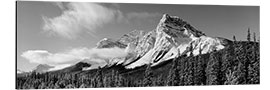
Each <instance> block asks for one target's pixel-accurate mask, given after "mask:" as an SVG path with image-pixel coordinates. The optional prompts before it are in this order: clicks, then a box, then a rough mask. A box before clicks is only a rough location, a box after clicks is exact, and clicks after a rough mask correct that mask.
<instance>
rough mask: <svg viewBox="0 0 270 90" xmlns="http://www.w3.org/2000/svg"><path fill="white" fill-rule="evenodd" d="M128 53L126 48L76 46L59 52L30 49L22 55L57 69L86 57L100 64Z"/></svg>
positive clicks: (31, 60) (33, 61)
mask: <svg viewBox="0 0 270 90" xmlns="http://www.w3.org/2000/svg"><path fill="white" fill-rule="evenodd" d="M126 55H127V53H126V52H125V50H124V49H120V48H104V49H97V48H92V49H88V48H75V49H71V50H68V51H65V52H59V53H50V52H48V51H46V50H28V51H26V52H23V53H22V55H21V56H22V57H23V58H25V59H27V60H29V62H31V63H38V64H48V65H52V66H56V67H55V69H58V68H63V67H66V66H68V65H72V64H75V63H77V62H79V61H82V60H86V59H87V60H88V61H90V62H95V63H97V64H100V63H104V62H108V61H107V60H109V59H111V58H118V57H126ZM101 60H103V61H101ZM100 65H101V64H100ZM53 70H54V69H53Z"/></svg>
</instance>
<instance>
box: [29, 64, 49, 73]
mask: <svg viewBox="0 0 270 90" xmlns="http://www.w3.org/2000/svg"><path fill="white" fill-rule="evenodd" d="M51 68H54V67H53V66H50V65H47V64H39V65H38V66H36V68H35V69H33V72H36V73H44V72H47V71H49V70H50V69H51Z"/></svg>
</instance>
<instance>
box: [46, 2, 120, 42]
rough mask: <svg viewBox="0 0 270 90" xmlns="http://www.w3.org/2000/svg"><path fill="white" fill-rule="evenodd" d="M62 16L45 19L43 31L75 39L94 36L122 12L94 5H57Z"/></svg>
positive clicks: (73, 3) (80, 3)
mask: <svg viewBox="0 0 270 90" xmlns="http://www.w3.org/2000/svg"><path fill="white" fill-rule="evenodd" d="M57 6H58V7H59V8H60V9H61V10H63V13H62V15H60V16H58V17H54V18H47V17H43V20H44V26H43V29H44V30H45V31H47V32H49V33H51V34H54V35H55V34H56V35H60V36H62V37H65V38H68V39H73V38H76V37H77V36H78V35H79V34H80V33H82V32H87V33H90V34H92V36H94V33H95V29H96V28H97V27H100V26H102V25H103V24H105V23H108V22H110V21H112V20H114V19H116V18H117V16H119V15H121V12H120V11H118V10H114V9H109V8H106V7H104V6H101V5H99V4H94V3H82V2H78V3H75V2H72V3H67V4H64V3H57Z"/></svg>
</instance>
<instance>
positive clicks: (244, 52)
mask: <svg viewBox="0 0 270 90" xmlns="http://www.w3.org/2000/svg"><path fill="white" fill-rule="evenodd" d="M233 40H234V41H233V42H232V44H231V45H228V46H227V47H225V48H224V49H222V50H219V51H217V50H214V51H213V52H211V53H207V54H202V49H199V55H197V56H194V55H193V53H192V50H193V49H192V47H191V48H190V49H189V50H190V52H191V53H190V55H189V56H183V55H182V56H179V57H177V58H174V59H172V60H171V61H170V62H169V63H168V64H166V67H167V68H162V67H161V68H155V67H151V64H150V65H146V66H145V67H144V68H143V69H138V70H137V71H134V73H132V72H128V73H125V72H120V71H119V70H110V71H105V70H104V69H103V68H99V69H97V70H96V71H95V72H92V73H77V72H75V73H50V72H47V73H31V74H29V75H27V76H23V77H17V80H16V88H17V89H45V88H50V89H51V88H100V87H152V86H190V85H239V84H260V49H259V47H260V45H259V42H257V41H256V34H255V33H253V41H252V40H251V34H250V30H249V29H248V34H247V41H237V40H236V38H235V36H233ZM164 67H165V66H164Z"/></svg>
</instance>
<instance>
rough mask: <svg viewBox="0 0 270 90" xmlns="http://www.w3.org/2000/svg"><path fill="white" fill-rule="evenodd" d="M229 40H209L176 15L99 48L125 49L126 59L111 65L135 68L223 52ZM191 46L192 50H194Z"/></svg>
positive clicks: (210, 38) (117, 59) (101, 44)
mask: <svg viewBox="0 0 270 90" xmlns="http://www.w3.org/2000/svg"><path fill="white" fill-rule="evenodd" d="M229 42H230V40H227V39H224V38H217V37H208V36H206V34H205V33H203V32H201V31H199V30H197V29H196V28H194V27H193V26H191V25H190V24H189V23H187V22H186V21H184V20H183V19H181V18H179V17H177V16H169V15H168V14H164V15H163V17H162V18H161V20H160V22H159V24H158V25H157V27H156V29H155V30H152V31H149V32H147V33H144V32H143V31H139V30H135V31H132V32H131V33H128V34H125V35H123V36H122V37H121V38H120V39H118V40H111V39H106V38H105V39H103V40H101V41H100V42H99V43H98V45H97V48H112V47H119V48H124V49H125V50H126V52H127V53H129V54H128V55H127V57H125V58H116V59H115V58H114V59H112V60H111V61H112V62H111V63H110V64H112V65H113V64H121V65H124V66H125V67H126V68H130V69H132V68H135V67H139V66H142V65H145V64H150V63H151V65H152V66H155V65H158V64H159V63H161V62H164V61H167V60H170V59H173V58H176V57H178V56H180V55H187V56H189V54H190V53H191V52H192V53H193V54H194V55H198V54H199V50H200V49H201V50H202V54H205V53H209V52H212V51H214V50H220V49H223V48H224V47H225V46H226V44H228V43H229ZM191 47H192V48H191Z"/></svg>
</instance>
